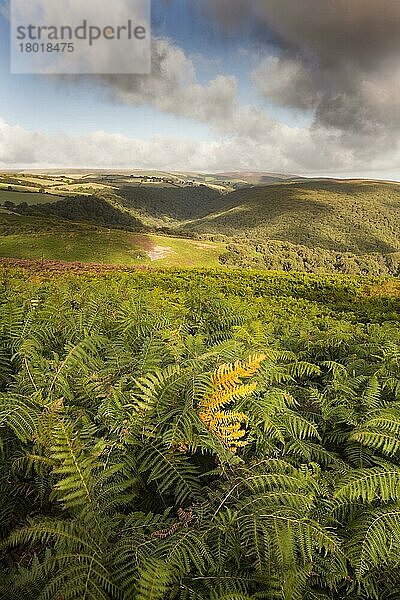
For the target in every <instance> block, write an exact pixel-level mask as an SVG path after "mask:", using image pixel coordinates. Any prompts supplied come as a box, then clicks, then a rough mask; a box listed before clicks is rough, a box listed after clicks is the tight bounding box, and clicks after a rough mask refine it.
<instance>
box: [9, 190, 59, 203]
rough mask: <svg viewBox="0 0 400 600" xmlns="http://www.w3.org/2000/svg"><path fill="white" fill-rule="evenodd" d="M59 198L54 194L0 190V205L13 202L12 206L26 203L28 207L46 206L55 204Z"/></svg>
mask: <svg viewBox="0 0 400 600" xmlns="http://www.w3.org/2000/svg"><path fill="white" fill-rule="evenodd" d="M57 200H60V196H56V195H54V194H41V193H39V192H37V193H35V192H33V191H32V192H31V191H24V190H21V191H9V190H5V189H0V205H1V204H4V203H5V202H13V203H14V204H22V203H23V202H26V203H27V204H29V205H34V204H47V203H48V202H57Z"/></svg>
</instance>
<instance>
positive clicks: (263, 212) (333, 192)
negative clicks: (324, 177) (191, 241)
mask: <svg viewBox="0 0 400 600" xmlns="http://www.w3.org/2000/svg"><path fill="white" fill-rule="evenodd" d="M222 204H223V206H220V207H218V208H217V210H216V211H215V212H213V213H210V214H208V215H207V216H205V217H203V218H197V219H192V220H191V221H190V222H187V223H185V224H183V225H182V230H183V231H187V232H197V233H208V234H223V235H226V236H229V237H235V238H238V237H239V238H247V239H253V240H257V241H260V242H264V241H268V240H281V241H285V242H289V243H292V244H302V245H304V246H308V247H315V246H318V247H321V248H326V249H327V250H334V251H338V252H355V253H361V252H379V253H389V252H395V251H398V250H400V185H398V184H391V183H382V182H370V181H368V182H367V181H366V182H361V181H357V182H347V181H312V182H304V183H303V182H302V183H289V184H280V185H270V186H265V187H253V188H247V189H242V190H237V191H235V192H232V193H230V194H227V195H226V196H224V197H223V202H222Z"/></svg>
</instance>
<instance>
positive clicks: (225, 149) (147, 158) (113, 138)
mask: <svg viewBox="0 0 400 600" xmlns="http://www.w3.org/2000/svg"><path fill="white" fill-rule="evenodd" d="M399 158H400V157H399V155H397V156H396V155H393V156H392V157H391V158H390V159H388V157H385V158H383V157H382V158H381V159H380V160H379V161H376V162H375V163H374V165H372V166H371V165H370V164H368V165H367V168H366V167H365V165H364V162H363V160H362V157H357V156H355V155H354V154H353V153H352V152H351V151H348V150H347V151H343V149H342V147H341V145H340V138H339V137H338V136H335V135H334V134H333V133H332V132H330V131H325V130H318V131H317V130H316V131H308V130H305V129H298V128H290V127H287V126H278V125H275V128H273V129H272V130H271V135H270V136H269V137H268V136H265V137H264V139H263V140H261V141H260V140H259V139H257V137H256V136H251V135H245V136H244V135H237V136H229V137H218V138H216V139H215V140H214V141H202V142H198V141H195V140H191V139H181V138H175V137H163V136H157V137H154V138H152V139H149V140H142V139H135V138H129V137H127V136H124V135H121V134H111V133H106V132H104V131H97V132H95V133H90V134H88V135H84V136H80V137H73V136H69V135H61V136H60V135H56V134H47V133H44V132H33V131H28V130H26V129H24V128H22V127H19V126H12V125H9V124H7V123H6V122H5V121H4V120H2V119H0V169H1V168H2V169H7V168H24V169H29V168H73V167H76V168H107V169H112V168H116V169H117V168H126V169H137V168H143V169H160V170H171V171H172V170H175V171H185V170H186V171H226V170H253V171H255V170H260V171H280V172H292V173H299V174H309V175H316V174H335V175H341V174H342V175H345V176H347V175H360V176H366V175H370V176H376V177H392V178H398V177H399V172H398V171H396V169H397V167H398V164H399ZM327 165H329V168H327Z"/></svg>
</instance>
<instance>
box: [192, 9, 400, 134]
mask: <svg viewBox="0 0 400 600" xmlns="http://www.w3.org/2000/svg"><path fill="white" fill-rule="evenodd" d="M202 6H203V10H207V11H208V15H209V17H210V18H215V19H217V20H219V22H220V24H221V28H222V29H224V28H231V29H232V28H240V27H243V24H244V23H245V22H246V21H250V22H251V21H253V22H257V23H258V27H257V41H260V39H261V38H262V36H260V25H262V26H263V28H264V33H265V38H264V39H265V41H266V42H267V43H271V39H273V40H274V44H275V46H276V47H277V51H278V53H279V59H278V60H279V62H277V59H275V62H274V61H273V60H272V59H267V60H266V62H265V63H264V64H263V65H261V67H260V68H259V69H258V70H257V72H256V73H255V79H256V81H257V82H258V85H259V87H260V89H261V91H262V92H263V93H264V94H265V96H267V97H269V98H270V99H272V100H273V101H274V102H275V103H277V104H279V105H282V106H287V107H293V108H299V109H304V108H307V107H309V108H311V109H313V110H314V111H315V126H324V127H329V128H336V129H339V130H340V131H342V132H343V139H344V142H345V143H349V144H355V143H356V141H357V137H358V138H360V139H359V141H362V139H363V138H365V137H366V136H367V137H369V136H374V137H375V138H376V141H377V143H384V142H389V143H395V142H396V141H397V140H398V134H399V132H400V107H399V93H400V1H399V0H250V1H248V0H206V1H205V3H203V4H202ZM291 74H292V75H293V77H291Z"/></svg>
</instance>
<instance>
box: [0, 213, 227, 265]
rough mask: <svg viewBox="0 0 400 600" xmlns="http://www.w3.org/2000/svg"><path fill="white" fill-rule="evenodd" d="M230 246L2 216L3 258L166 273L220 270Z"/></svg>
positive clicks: (0, 216)
mask: <svg viewBox="0 0 400 600" xmlns="http://www.w3.org/2000/svg"><path fill="white" fill-rule="evenodd" d="M224 249H225V246H224V244H218V243H212V242H205V243H202V242H198V241H195V240H188V239H181V238H173V237H167V236H157V235H144V234H140V235H139V234H134V233H132V232H128V231H122V230H118V229H108V228H103V227H96V226H92V225H90V224H84V223H69V222H58V221H57V220H55V219H40V218H34V217H24V216H18V215H9V214H7V213H5V212H1V213H0V256H2V257H5V258H30V259H38V260H41V259H44V260H59V261H67V262H74V261H79V262H90V263H100V264H120V265H143V264H149V265H151V264H154V265H160V266H164V267H216V266H218V264H219V263H218V257H219V255H220V254H221V253H222V252H223V251H224Z"/></svg>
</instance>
